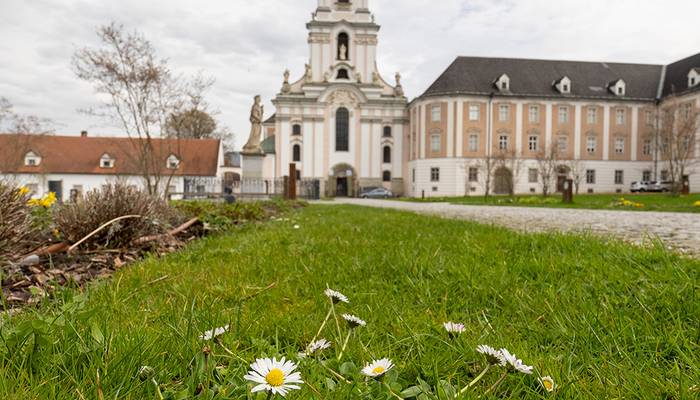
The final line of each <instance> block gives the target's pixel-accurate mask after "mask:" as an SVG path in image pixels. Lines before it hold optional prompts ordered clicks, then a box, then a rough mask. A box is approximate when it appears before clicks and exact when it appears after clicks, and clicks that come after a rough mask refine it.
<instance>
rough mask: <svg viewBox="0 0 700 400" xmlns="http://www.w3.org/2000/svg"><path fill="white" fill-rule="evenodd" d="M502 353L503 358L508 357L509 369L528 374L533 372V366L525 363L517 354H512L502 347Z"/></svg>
mask: <svg viewBox="0 0 700 400" xmlns="http://www.w3.org/2000/svg"><path fill="white" fill-rule="evenodd" d="M501 354H503V358H505V359H506V362H507V363H508V369H510V370H511V371H517V372H522V373H523V374H528V375H531V374H532V367H531V366H529V365H525V364H523V360H521V359H519V358H518V357H516V356H515V354H510V352H509V351H508V350H506V349H501Z"/></svg>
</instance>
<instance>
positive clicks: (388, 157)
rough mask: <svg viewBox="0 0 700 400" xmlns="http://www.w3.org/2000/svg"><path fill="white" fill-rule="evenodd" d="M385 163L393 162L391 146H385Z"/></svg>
mask: <svg viewBox="0 0 700 400" xmlns="http://www.w3.org/2000/svg"><path fill="white" fill-rule="evenodd" d="M383 159H384V164H389V163H391V147H389V146H384V157H383Z"/></svg>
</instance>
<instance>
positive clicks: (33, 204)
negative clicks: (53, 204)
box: [27, 199, 41, 207]
mask: <svg viewBox="0 0 700 400" xmlns="http://www.w3.org/2000/svg"><path fill="white" fill-rule="evenodd" d="M27 205H29V206H30V207H38V206H40V205H41V199H29V201H27Z"/></svg>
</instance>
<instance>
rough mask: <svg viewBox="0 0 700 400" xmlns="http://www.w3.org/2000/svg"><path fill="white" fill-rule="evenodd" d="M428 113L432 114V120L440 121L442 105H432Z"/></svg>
mask: <svg viewBox="0 0 700 400" xmlns="http://www.w3.org/2000/svg"><path fill="white" fill-rule="evenodd" d="M430 114H431V115H432V121H433V122H440V120H441V119H442V107H441V106H433V107H432V108H431V109H430Z"/></svg>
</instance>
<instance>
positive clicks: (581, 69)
mask: <svg viewBox="0 0 700 400" xmlns="http://www.w3.org/2000/svg"><path fill="white" fill-rule="evenodd" d="M662 70H663V66H661V65H648V64H622V63H604V62H582V61H556V60H530V59H515V58H482V57H458V58H457V59H456V60H455V61H454V62H453V63H452V65H450V66H449V67H448V68H447V70H446V71H445V72H443V74H442V75H441V76H440V77H439V78H438V79H437V80H436V81H435V82H434V83H433V84H432V85H431V86H430V87H429V88H428V90H426V91H425V93H423V95H422V96H421V97H424V96H425V97H428V96H437V95H445V94H481V95H484V94H490V93H492V92H494V93H496V94H497V95H506V96H507V95H512V96H536V97H559V98H607V99H611V100H612V99H630V100H631V99H635V100H649V101H652V100H654V99H656V96H657V92H658V89H659V82H660V80H661V75H662ZM685 73H686V74H687V73H688V71H687V70H686V72H685ZM502 74H507V75H508V77H510V92H507V93H504V92H500V91H498V90H497V88H496V87H495V86H494V84H493V83H494V81H495V80H496V79H498V77H500V76H501V75H502ZM564 76H567V77H569V79H571V82H572V83H571V94H561V93H559V91H557V90H556V88H555V87H554V83H555V82H556V81H558V80H559V79H561V78H562V77H564ZM618 79H622V80H624V81H625V83H626V85H627V90H626V94H625V96H621V97H618V96H616V95H614V94H613V93H611V92H610V91H609V90H608V87H609V85H610V84H611V83H614V82H616V81H617V80H618Z"/></svg>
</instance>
